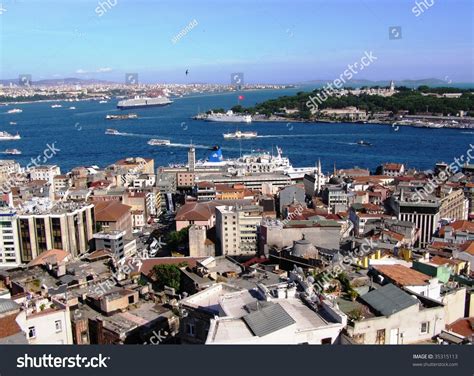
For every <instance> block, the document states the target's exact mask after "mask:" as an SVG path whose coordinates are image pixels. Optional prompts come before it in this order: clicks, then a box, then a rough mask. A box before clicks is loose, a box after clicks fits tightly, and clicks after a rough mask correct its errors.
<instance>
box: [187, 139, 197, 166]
mask: <svg viewBox="0 0 474 376" xmlns="http://www.w3.org/2000/svg"><path fill="white" fill-rule="evenodd" d="M195 167H196V149H195V148H194V146H193V145H191V146H190V147H189V151H188V170H189V171H194V168H195Z"/></svg>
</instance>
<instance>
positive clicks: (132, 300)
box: [128, 295, 135, 304]
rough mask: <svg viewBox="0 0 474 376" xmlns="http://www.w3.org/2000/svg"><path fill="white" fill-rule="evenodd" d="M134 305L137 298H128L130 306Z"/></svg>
mask: <svg viewBox="0 0 474 376" xmlns="http://www.w3.org/2000/svg"><path fill="white" fill-rule="evenodd" d="M133 303H135V297H134V296H133V295H132V296H129V297H128V304H133Z"/></svg>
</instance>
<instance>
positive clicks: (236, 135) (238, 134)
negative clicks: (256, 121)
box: [223, 131, 257, 139]
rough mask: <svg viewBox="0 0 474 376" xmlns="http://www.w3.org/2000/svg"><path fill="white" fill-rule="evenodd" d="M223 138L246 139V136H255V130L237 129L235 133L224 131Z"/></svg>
mask: <svg viewBox="0 0 474 376" xmlns="http://www.w3.org/2000/svg"><path fill="white" fill-rule="evenodd" d="M223 136H224V138H225V139H241V138H244V139H248V138H255V137H257V132H241V131H237V132H235V133H224V134H223Z"/></svg>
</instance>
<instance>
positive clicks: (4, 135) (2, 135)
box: [0, 132, 21, 141]
mask: <svg viewBox="0 0 474 376" xmlns="http://www.w3.org/2000/svg"><path fill="white" fill-rule="evenodd" d="M19 139H21V137H20V135H19V134H18V133H17V134H16V135H12V134H10V133H8V132H0V141H9V140H19Z"/></svg>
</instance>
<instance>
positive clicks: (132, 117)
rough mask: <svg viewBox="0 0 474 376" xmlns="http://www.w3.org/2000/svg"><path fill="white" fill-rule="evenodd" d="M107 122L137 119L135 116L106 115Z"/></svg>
mask: <svg viewBox="0 0 474 376" xmlns="http://www.w3.org/2000/svg"><path fill="white" fill-rule="evenodd" d="M105 118H106V119H107V120H126V119H138V115H137V114H124V115H107V116H106V117H105Z"/></svg>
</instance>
